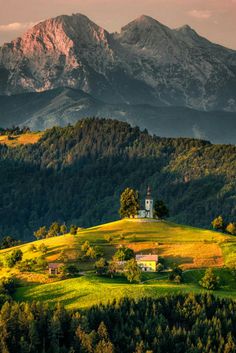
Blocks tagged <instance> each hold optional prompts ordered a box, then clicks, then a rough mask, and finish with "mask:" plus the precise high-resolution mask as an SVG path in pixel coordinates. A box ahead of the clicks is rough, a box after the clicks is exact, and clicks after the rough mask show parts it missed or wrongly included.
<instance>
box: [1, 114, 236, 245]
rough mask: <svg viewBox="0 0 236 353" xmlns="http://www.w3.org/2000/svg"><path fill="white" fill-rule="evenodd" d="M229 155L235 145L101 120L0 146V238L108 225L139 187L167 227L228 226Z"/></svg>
mask: <svg viewBox="0 0 236 353" xmlns="http://www.w3.org/2000/svg"><path fill="white" fill-rule="evenodd" d="M235 155H236V147H235V146H231V145H228V146H227V145H212V144H210V143H209V142H206V141H202V140H194V139H184V138H177V139H171V138H169V139H168V138H160V137H156V136H151V135H149V134H148V132H147V131H143V132H142V131H140V129H139V128H132V127H131V126H130V125H128V124H126V123H123V122H118V121H114V120H105V119H100V120H99V119H85V120H83V121H80V122H78V123H77V124H76V125H75V126H68V127H65V128H52V129H50V130H47V131H46V132H45V133H44V135H43V136H42V138H41V139H40V140H39V141H38V142H37V143H35V144H30V145H29V144H28V145H20V146H16V147H15V148H11V147H9V146H8V147H7V146H6V145H2V144H0V174H1V183H0V195H1V207H0V220H1V221H0V236H1V237H3V236H5V235H12V236H15V237H17V238H18V239H23V240H29V239H32V234H33V231H34V230H35V229H38V228H39V227H40V226H42V225H47V226H48V225H50V224H51V223H52V222H54V221H58V222H60V223H64V222H65V223H66V224H68V225H70V224H77V225H79V226H81V227H89V226H91V225H93V224H99V223H106V222H109V221H112V220H115V219H117V218H118V214H117V210H118V208H119V197H120V193H121V192H122V191H123V190H124V188H126V187H134V188H136V189H138V190H139V191H140V196H141V197H142V198H143V196H144V194H145V192H146V188H147V185H151V187H152V190H153V197H154V198H157V197H158V198H159V199H163V200H164V201H165V203H166V204H167V205H168V208H169V209H170V215H171V220H172V221H174V222H177V223H184V224H191V225H193V226H198V227H199V226H201V227H206V228H207V227H209V224H210V222H211V220H212V219H213V218H214V217H216V216H218V215H219V214H222V215H223V216H224V218H225V220H226V221H227V222H229V221H234V220H235V217H236V208H235V204H236V202H235V198H236V195H235V190H236V183H235V170H236V164H235V163H236V159H235ZM9 210H10V211H9Z"/></svg>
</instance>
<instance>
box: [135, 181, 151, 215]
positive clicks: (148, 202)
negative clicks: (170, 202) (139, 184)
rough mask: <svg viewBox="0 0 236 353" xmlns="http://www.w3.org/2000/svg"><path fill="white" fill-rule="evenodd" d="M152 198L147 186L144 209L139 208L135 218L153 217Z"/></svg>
mask: <svg viewBox="0 0 236 353" xmlns="http://www.w3.org/2000/svg"><path fill="white" fill-rule="evenodd" d="M153 207H154V205H153V198H152V195H151V188H150V187H149V186H148V188H147V195H146V198H145V209H144V210H139V211H138V215H137V218H153V216H154V214H153Z"/></svg>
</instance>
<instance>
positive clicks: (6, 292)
mask: <svg viewBox="0 0 236 353" xmlns="http://www.w3.org/2000/svg"><path fill="white" fill-rule="evenodd" d="M17 286H18V283H17V280H16V279H15V278H14V277H8V278H1V281H0V307H2V305H3V304H4V303H6V302H10V301H11V300H12V295H13V294H14V292H15V290H16V287H17Z"/></svg>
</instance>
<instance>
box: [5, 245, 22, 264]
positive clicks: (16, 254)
mask: <svg viewBox="0 0 236 353" xmlns="http://www.w3.org/2000/svg"><path fill="white" fill-rule="evenodd" d="M22 257H23V252H22V251H21V250H20V249H17V250H13V251H12V252H11V253H10V254H9V255H7V257H6V264H7V266H8V267H10V268H11V267H13V266H15V264H16V263H17V262H19V261H21V260H22Z"/></svg>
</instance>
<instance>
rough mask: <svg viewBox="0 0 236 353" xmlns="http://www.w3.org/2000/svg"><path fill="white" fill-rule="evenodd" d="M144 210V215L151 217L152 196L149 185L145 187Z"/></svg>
mask: <svg viewBox="0 0 236 353" xmlns="http://www.w3.org/2000/svg"><path fill="white" fill-rule="evenodd" d="M145 210H146V217H147V218H153V198H152V195H151V188H150V187H149V186H148V188H147V196H146V199H145Z"/></svg>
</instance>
